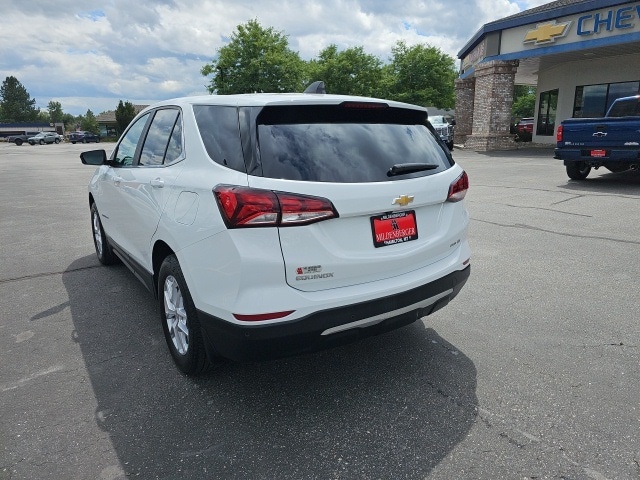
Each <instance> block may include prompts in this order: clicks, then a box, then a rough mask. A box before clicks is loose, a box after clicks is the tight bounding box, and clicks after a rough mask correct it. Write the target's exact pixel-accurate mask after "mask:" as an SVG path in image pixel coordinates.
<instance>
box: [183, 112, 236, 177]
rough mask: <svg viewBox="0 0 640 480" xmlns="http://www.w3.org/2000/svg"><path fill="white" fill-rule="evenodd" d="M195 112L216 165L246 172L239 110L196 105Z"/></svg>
mask: <svg viewBox="0 0 640 480" xmlns="http://www.w3.org/2000/svg"><path fill="white" fill-rule="evenodd" d="M193 112H194V114H195V116H196V123H197V124H198V130H199V131H200V137H201V138H202V142H203V143H204V146H205V149H206V150H207V153H208V154H209V157H211V159H212V160H213V161H214V162H216V163H219V164H221V165H224V166H226V167H229V168H232V169H234V170H237V171H239V172H243V173H244V172H246V168H245V164H244V157H243V156H242V146H241V144H240V131H239V128H238V110H237V108H235V107H222V106H217V105H195V106H194V107H193Z"/></svg>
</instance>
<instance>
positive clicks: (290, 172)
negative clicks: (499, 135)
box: [256, 102, 453, 183]
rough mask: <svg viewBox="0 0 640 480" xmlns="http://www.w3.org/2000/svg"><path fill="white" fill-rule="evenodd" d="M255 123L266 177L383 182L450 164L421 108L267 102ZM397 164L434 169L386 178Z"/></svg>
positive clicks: (424, 173)
mask: <svg viewBox="0 0 640 480" xmlns="http://www.w3.org/2000/svg"><path fill="white" fill-rule="evenodd" d="M350 105H352V106H350ZM366 107H380V108H366ZM256 124H257V151H258V152H259V160H258V162H259V164H260V167H261V170H262V175H263V176H265V177H269V178H281V179H287V180H302V181H311V182H336V183H361V182H387V181H394V180H403V179H407V178H413V177H421V176H426V175H433V174H435V173H438V172H441V171H443V170H446V169H447V168H449V167H450V166H451V165H453V160H452V158H451V156H450V155H449V154H448V152H447V149H446V148H444V147H443V144H442V143H441V141H440V139H439V137H438V136H437V135H436V134H435V133H434V132H433V130H432V128H433V127H430V126H428V123H427V115H426V112H423V111H418V110H410V109H401V108H392V107H388V106H386V105H385V104H354V103H352V102H348V104H346V105H345V104H343V105H331V106H326V105H323V106H309V105H305V106H269V107H265V108H263V109H262V111H261V112H260V114H259V115H258V117H257V120H256ZM398 164H431V165H433V166H434V167H433V168H431V169H429V170H422V171H418V172H410V173H403V174H401V175H394V176H389V175H388V174H387V173H388V172H389V170H390V169H391V167H393V166H394V165H398Z"/></svg>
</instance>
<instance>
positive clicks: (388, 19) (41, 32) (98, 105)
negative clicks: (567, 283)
mask: <svg viewBox="0 0 640 480" xmlns="http://www.w3.org/2000/svg"><path fill="white" fill-rule="evenodd" d="M49 3H50V2H45V1H44V0H35V1H32V2H30V8H29V9H25V8H24V5H23V0H3V20H2V21H3V26H2V29H0V80H4V78H6V77H7V76H10V75H12V76H15V77H16V78H18V80H19V81H20V82H21V83H22V84H23V85H24V86H25V87H26V89H27V91H28V92H29V94H30V95H31V97H32V98H35V99H36V100H37V104H38V106H40V107H41V108H44V107H46V105H47V103H48V102H49V101H50V100H56V101H59V102H60V103H61V104H62V108H63V110H64V111H65V112H68V113H73V114H79V113H82V114H84V113H85V112H86V111H87V109H91V110H92V111H93V112H94V113H100V112H102V111H104V110H111V109H114V108H115V107H116V106H117V103H118V101H119V100H128V101H131V102H133V103H137V104H147V103H152V102H153V101H156V100H160V99H165V98H171V97H175V96H182V95H192V94H205V93H206V92H207V91H206V87H205V85H206V84H208V83H209V80H208V79H207V78H205V77H203V76H202V75H200V68H201V67H202V66H203V65H204V64H205V63H207V62H209V61H210V60H211V59H212V58H213V57H214V56H215V54H216V51H217V50H218V49H219V48H220V47H222V46H223V45H225V42H227V41H228V38H229V36H230V35H231V34H232V33H233V32H234V31H235V30H236V27H237V26H238V25H240V24H244V23H246V22H247V21H249V20H251V19H256V20H258V21H259V22H260V24H261V25H262V26H263V27H265V28H267V27H273V28H274V29H275V30H277V31H281V32H283V33H284V34H286V35H287V36H288V39H289V46H290V48H291V49H292V50H295V51H297V52H298V53H299V54H300V56H301V57H302V58H304V59H306V60H309V59H311V58H314V57H316V56H317V54H318V53H319V52H320V51H321V50H322V49H323V48H325V47H326V46H328V45H329V44H336V45H338V47H339V48H348V47H355V46H362V47H363V48H364V50H365V52H367V53H369V54H372V55H376V56H377V57H379V58H380V59H381V60H382V61H387V60H388V58H389V56H390V55H391V48H392V47H393V46H394V45H395V44H396V42H398V41H399V40H403V41H405V42H406V43H407V44H409V45H414V44H417V43H429V44H430V45H434V46H436V47H438V48H440V49H442V50H443V51H444V52H445V53H448V54H450V55H452V56H454V57H455V56H456V54H457V52H458V51H459V50H460V48H462V47H463V46H464V44H465V43H466V42H467V41H468V40H469V39H470V38H471V37H472V36H473V35H474V34H475V33H476V32H477V30H478V29H479V28H480V27H481V26H482V25H483V24H484V23H487V22H489V21H492V20H496V19H498V18H502V17H505V16H508V15H512V14H514V13H517V12H519V11H521V10H522V9H524V8H531V7H533V6H537V5H539V4H541V3H545V1H544V0H519V1H516V0H460V1H457V2H455V5H452V3H453V2H449V1H445V0H429V1H428V0H370V1H364V0H326V1H324V2H311V1H302V2H301V1H300V0H296V1H293V0H279V1H274V0H253V1H251V0H233V1H232V0H155V1H149V2H135V1H132V0H101V1H98V0H86V1H83V2H78V1H77V0H73V1H71V0H58V1H56V5H55V8H48V6H49Z"/></svg>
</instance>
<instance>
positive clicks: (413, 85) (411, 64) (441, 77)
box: [385, 41, 456, 108]
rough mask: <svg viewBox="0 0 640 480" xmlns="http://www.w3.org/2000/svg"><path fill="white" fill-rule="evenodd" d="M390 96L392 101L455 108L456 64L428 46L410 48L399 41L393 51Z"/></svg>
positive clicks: (390, 70) (390, 68)
mask: <svg viewBox="0 0 640 480" xmlns="http://www.w3.org/2000/svg"><path fill="white" fill-rule="evenodd" d="M391 52H392V58H391V63H390V64H389V67H388V69H387V72H386V73H387V74H388V75H390V77H391V78H390V80H391V81H390V82H389V92H388V95H385V96H388V97H389V98H390V99H392V100H399V101H401V102H408V103H413V104H416V105H422V106H425V107H426V106H434V107H437V108H453V107H454V105H455V92H454V81H455V79H456V70H455V60H454V58H453V57H451V56H450V55H447V54H445V53H443V52H442V51H440V49H438V48H437V47H433V46H430V45H427V44H424V45H422V44H420V45H414V46H413V47H408V46H407V44H406V43H405V42H403V41H399V42H397V43H396V45H395V46H394V47H393V48H392V50H391Z"/></svg>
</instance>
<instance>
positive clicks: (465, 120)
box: [455, 77, 476, 144]
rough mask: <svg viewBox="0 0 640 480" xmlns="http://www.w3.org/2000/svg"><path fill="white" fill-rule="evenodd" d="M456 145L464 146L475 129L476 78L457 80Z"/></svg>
mask: <svg viewBox="0 0 640 480" xmlns="http://www.w3.org/2000/svg"><path fill="white" fill-rule="evenodd" d="M455 89H456V110H455V112H456V126H455V143H457V144H464V143H465V142H466V141H467V137H469V136H470V135H471V132H472V128H473V103H474V97H475V92H476V79H475V77H471V78H466V79H464V80H462V79H457V80H456V83H455Z"/></svg>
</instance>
